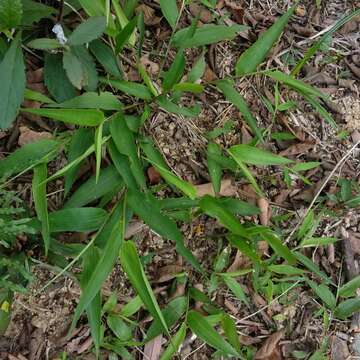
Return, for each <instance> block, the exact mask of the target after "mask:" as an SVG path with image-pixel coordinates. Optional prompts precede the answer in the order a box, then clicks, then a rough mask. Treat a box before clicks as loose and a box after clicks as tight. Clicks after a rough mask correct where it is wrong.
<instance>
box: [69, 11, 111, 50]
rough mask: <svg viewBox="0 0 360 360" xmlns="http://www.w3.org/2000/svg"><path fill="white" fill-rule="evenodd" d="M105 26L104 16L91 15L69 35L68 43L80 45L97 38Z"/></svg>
mask: <svg viewBox="0 0 360 360" xmlns="http://www.w3.org/2000/svg"><path fill="white" fill-rule="evenodd" d="M105 28H106V18H105V17H104V16H92V17H90V18H89V19H87V20H85V21H84V22H83V23H81V24H80V25H79V26H78V27H77V28H76V29H75V30H74V31H73V32H72V34H71V35H70V36H69V38H68V41H67V43H68V44H69V45H72V46H74V45H82V44H85V43H88V42H90V41H92V40H95V39H97V38H98V37H100V35H101V34H102V33H103V32H104V30H105Z"/></svg>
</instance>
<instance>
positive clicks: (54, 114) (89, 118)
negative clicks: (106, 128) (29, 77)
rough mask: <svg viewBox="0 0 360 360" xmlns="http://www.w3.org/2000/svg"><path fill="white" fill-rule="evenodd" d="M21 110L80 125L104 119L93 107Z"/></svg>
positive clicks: (97, 122) (100, 121)
mask: <svg viewBox="0 0 360 360" xmlns="http://www.w3.org/2000/svg"><path fill="white" fill-rule="evenodd" d="M21 111H24V112H28V113H30V114H35V115H40V116H44V117H47V118H50V119H53V120H58V121H62V122H65V123H69V124H75V125H82V126H98V125H100V124H101V123H102V121H103V120H104V114H103V113H102V112H101V111H99V110H94V109H45V108H42V109H33V108H26V109H21Z"/></svg>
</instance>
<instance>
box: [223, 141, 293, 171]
mask: <svg viewBox="0 0 360 360" xmlns="http://www.w3.org/2000/svg"><path fill="white" fill-rule="evenodd" d="M228 151H229V153H230V154H231V156H232V157H233V158H234V159H235V160H236V159H239V160H240V161H242V162H244V163H246V164H251V165H257V166H263V165H286V164H289V163H291V162H292V160H289V159H287V158H285V157H282V156H279V155H275V154H272V153H271V152H268V151H266V150H262V149H259V148H257V147H255V146H250V145H246V144H239V145H234V146H232V147H231V148H230V149H229V150H228Z"/></svg>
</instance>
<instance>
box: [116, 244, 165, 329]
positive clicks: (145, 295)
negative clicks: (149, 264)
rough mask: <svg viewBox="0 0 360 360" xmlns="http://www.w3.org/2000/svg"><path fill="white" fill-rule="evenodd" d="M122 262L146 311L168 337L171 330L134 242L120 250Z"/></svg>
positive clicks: (124, 245)
mask: <svg viewBox="0 0 360 360" xmlns="http://www.w3.org/2000/svg"><path fill="white" fill-rule="evenodd" d="M120 262H121V266H122V267H123V269H124V271H125V273H126V274H127V276H128V278H129V281H130V283H131V284H132V286H133V287H134V288H135V290H136V291H137V293H138V294H139V296H140V298H141V300H142V302H143V303H144V305H145V307H146V309H147V310H148V311H149V312H150V314H151V315H152V316H153V317H154V319H155V320H157V321H159V323H160V324H161V326H162V328H163V330H164V331H165V333H166V334H167V335H168V334H169V330H168V327H167V325H166V321H165V319H164V316H163V314H162V312H161V310H160V307H159V304H158V303H157V301H156V297H155V295H154V293H153V291H152V289H151V286H150V283H149V281H148V279H147V277H146V275H145V272H144V269H143V267H142V265H141V262H140V259H139V256H138V254H137V251H136V247H135V244H134V243H133V242H132V241H125V242H123V244H122V246H121V249H120Z"/></svg>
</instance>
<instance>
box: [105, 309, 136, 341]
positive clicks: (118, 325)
mask: <svg viewBox="0 0 360 360" xmlns="http://www.w3.org/2000/svg"><path fill="white" fill-rule="evenodd" d="M106 321H107V324H108V325H109V328H110V330H111V331H112V332H113V333H114V334H115V336H116V337H117V338H118V339H119V340H121V341H129V340H131V339H132V336H133V335H132V331H131V328H130V327H129V326H128V325H127V324H126V323H125V321H124V320H122V319H121V318H120V317H119V316H116V315H115V314H110V315H109V316H108V317H107V319H106Z"/></svg>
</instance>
